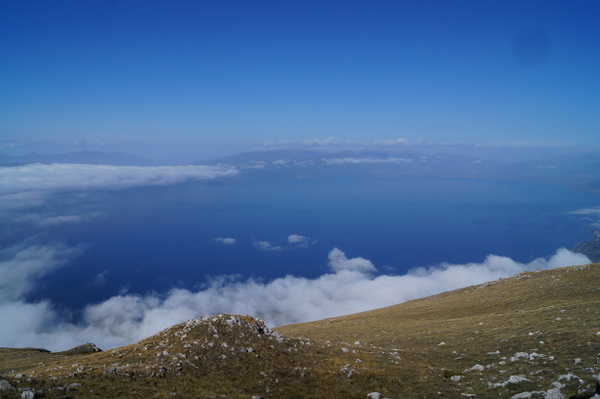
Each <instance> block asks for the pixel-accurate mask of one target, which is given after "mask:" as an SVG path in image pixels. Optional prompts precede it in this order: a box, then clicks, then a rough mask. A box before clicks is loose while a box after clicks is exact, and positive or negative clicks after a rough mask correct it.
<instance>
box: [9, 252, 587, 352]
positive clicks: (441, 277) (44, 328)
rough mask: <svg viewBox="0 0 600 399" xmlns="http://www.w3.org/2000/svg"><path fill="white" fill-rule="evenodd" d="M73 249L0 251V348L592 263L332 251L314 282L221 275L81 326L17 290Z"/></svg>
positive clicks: (136, 332) (326, 305) (298, 314)
mask: <svg viewBox="0 0 600 399" xmlns="http://www.w3.org/2000/svg"><path fill="white" fill-rule="evenodd" d="M75 253H76V252H74V250H69V249H67V248H65V247H54V248H51V247H42V248H40V247H31V248H21V249H11V250H9V251H4V252H3V253H2V256H3V261H2V263H1V264H0V265H1V266H0V267H1V268H2V269H1V271H2V272H3V273H2V274H3V275H5V274H6V273H5V272H8V271H9V270H12V271H14V270H16V271H18V273H16V274H15V275H16V276H18V277H15V284H14V285H15V287H18V288H13V287H12V285H13V284H3V285H0V290H1V291H0V314H2V315H3V323H1V324H0V346H38V347H46V348H49V349H52V350H61V349H66V348H68V347H72V346H75V345H78V344H81V343H83V342H94V343H96V344H98V345H99V346H100V347H103V348H110V347H115V346H119V345H124V344H128V343H131V342H134V341H136V340H139V339H141V338H144V337H147V336H149V335H152V334H154V333H156V332H158V331H160V330H161V329H163V328H165V327H167V326H170V325H172V324H174V323H178V322H182V321H184V320H186V319H189V318H193V317H197V316H199V315H205V314H214V313H239V314H249V315H253V316H257V317H260V318H262V319H264V320H265V321H266V322H267V323H268V324H269V325H271V326H276V325H282V324H288V323H296V322H302V321H309V320H317V319H322V318H326V317H331V316H336V315H343V314H349V313H355V312H360V311H365V310H369V309H375V308H380V307H384V306H389V305H393V304H397V303H401V302H404V301H407V300H410V299H414V298H418V297H423V296H427V295H432V294H435V293H439V292H442V291H447V290H452V289H456V288H460V287H464V286H468V285H473V284H479V283H483V282H486V281H490V280H495V279H498V278H503V277H509V276H511V275H514V274H516V273H520V272H523V271H527V270H542V269H551V268H556V267H562V266H570V265H576V264H586V263H590V261H589V259H588V258H586V257H585V256H583V255H581V254H576V253H573V252H571V251H568V250H566V249H564V248H563V249H559V250H558V251H557V252H556V253H555V254H554V255H553V256H551V257H550V258H548V259H545V258H539V259H535V260H534V261H532V262H530V263H526V264H524V263H519V262H516V261H514V260H512V259H510V258H507V257H502V256H495V255H490V256H488V257H487V258H486V259H485V260H484V261H483V262H481V263H469V264H464V265H453V264H443V265H440V266H437V267H433V268H426V269H416V270H413V271H411V272H410V273H408V274H405V275H378V274H377V269H376V267H375V265H373V263H372V262H371V261H369V260H367V259H364V258H360V257H354V258H352V257H348V256H347V255H346V254H345V253H344V252H343V251H341V250H340V249H337V248H334V249H333V250H331V251H330V253H329V256H328V264H329V267H330V270H331V271H330V272H329V273H326V274H323V275H321V276H319V277H318V278H315V279H309V278H304V277H294V276H286V277H283V278H278V279H275V280H272V281H269V282H261V281H257V280H254V279H248V280H240V279H238V278H235V277H228V276H220V277H215V278H213V279H212V280H210V281H208V282H207V284H206V285H205V287H204V288H203V289H201V290H198V291H190V290H184V289H175V290H172V291H170V292H167V293H164V294H162V295H159V294H154V295H146V296H139V295H119V296H114V297H112V298H109V299H107V300H105V301H103V302H101V303H97V304H92V305H89V306H87V308H86V309H85V311H84V314H83V320H82V321H81V323H79V324H72V323H67V322H65V321H61V318H60V316H59V315H58V314H57V313H56V312H55V311H54V310H53V308H52V304H51V303H49V302H48V301H45V302H40V303H25V302H24V301H23V299H22V294H23V293H24V292H26V291H27V290H28V289H31V288H32V287H33V286H34V282H35V278H36V277H39V276H40V275H41V274H43V273H44V271H45V270H51V269H53V268H55V267H59V266H60V265H61V264H62V263H64V262H65V259H66V258H68V257H70V256H74V254H75Z"/></svg>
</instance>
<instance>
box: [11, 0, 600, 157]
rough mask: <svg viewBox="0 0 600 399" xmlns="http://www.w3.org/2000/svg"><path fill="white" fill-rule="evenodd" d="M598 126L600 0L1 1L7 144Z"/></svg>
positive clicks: (550, 131) (571, 136) (552, 138)
mask: <svg viewBox="0 0 600 399" xmlns="http://www.w3.org/2000/svg"><path fill="white" fill-rule="evenodd" d="M599 128H600V2H599V1H585V0H584V1H493V2H492V1H445V0H444V1H352V0H343V1H329V2H326V1H306V0H303V1H291V0H290V1H286V0H283V1H210V2H209V1H142V0H114V1H100V0H98V1H93V0H90V1H79V0H76V1H71V0H60V1H59V0H45V1H41V0H35V1H28V0H19V1H2V2H0V152H5V151H8V150H9V149H10V148H11V147H12V146H13V145H14V144H15V143H20V144H27V145H28V146H30V147H31V148H33V146H34V144H35V143H46V144H49V143H54V144H56V143H70V144H69V145H71V146H73V145H74V144H76V143H80V144H81V143H83V144H85V145H83V147H85V148H86V149H90V148H92V147H93V143H96V144H98V149H102V145H104V144H107V143H113V144H114V143H117V144H118V143H122V144H123V143H124V144H127V145H131V146H132V147H135V146H136V145H139V144H140V143H142V142H146V141H147V142H148V143H152V145H154V144H156V143H159V144H160V143H172V144H174V143H180V144H181V143H184V144H185V145H187V144H189V145H195V144H211V143H212V144H216V143H218V144H220V145H231V146H233V147H235V146H236V145H237V144H239V143H248V142H260V141H262V140H281V141H301V140H306V139H322V138H327V137H335V138H337V139H341V140H362V141H368V140H378V139H393V138H397V137H406V138H409V139H411V140H416V139H419V138H422V139H427V140H434V141H462V142H478V143H492V142H513V141H519V142H552V143H556V142H559V143H571V144H580V145H595V146H597V145H600V134H599ZM186 143H187V144H186ZM24 148H25V147H24ZM65 148H66V147H65Z"/></svg>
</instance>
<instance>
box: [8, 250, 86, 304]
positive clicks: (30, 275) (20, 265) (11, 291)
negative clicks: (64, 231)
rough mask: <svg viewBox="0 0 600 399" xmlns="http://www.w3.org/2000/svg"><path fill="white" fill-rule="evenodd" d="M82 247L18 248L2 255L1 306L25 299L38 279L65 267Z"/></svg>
mask: <svg viewBox="0 0 600 399" xmlns="http://www.w3.org/2000/svg"><path fill="white" fill-rule="evenodd" d="M78 252H79V249H78V248H70V247H67V246H64V245H61V244H56V245H32V246H23V245H20V246H15V247H11V248H7V249H4V250H2V251H1V252H0V276H2V278H0V303H2V302H6V301H10V300H15V299H19V298H21V297H22V296H23V295H24V294H26V293H27V292H29V291H30V290H31V289H32V287H34V285H35V284H34V283H35V281H36V280H38V279H39V278H41V277H42V276H43V275H45V274H47V273H49V272H50V271H52V270H54V269H56V268H58V267H60V266H62V265H64V264H65V263H66V262H67V261H68V260H69V259H70V258H71V257H72V256H73V255H74V254H76V253H78Z"/></svg>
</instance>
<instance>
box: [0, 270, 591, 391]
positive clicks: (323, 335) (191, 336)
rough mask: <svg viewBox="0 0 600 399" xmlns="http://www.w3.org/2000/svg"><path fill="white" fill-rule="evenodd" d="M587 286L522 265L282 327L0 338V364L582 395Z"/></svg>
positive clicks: (240, 325) (108, 375) (129, 382)
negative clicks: (91, 344)
mask: <svg viewBox="0 0 600 399" xmlns="http://www.w3.org/2000/svg"><path fill="white" fill-rule="evenodd" d="M599 289H600V265H589V266H581V267H572V268H565V269H557V270H551V271H543V272H535V273H525V274H522V275H519V276H515V277H513V278H510V279H504V280H500V281H497V282H493V283H488V284H483V285H480V286H475V287H469V288H465V289H461V290H457V291H453V292H448V293H444V294H440V295H436V296H433V297H429V298H424V299H419V300H415V301H411V302H407V303H404V304H400V305H396V306H392V307H388V308H384V309H378V310H373V311H370V312H364V313H360V314H354V315H348V316H344V317H337V318H332V319H327V320H322V321H317V322H313V323H304V324H296V325H289V326H282V327H279V328H277V329H276V331H277V332H278V333H282V334H283V335H284V336H285V337H288V338H284V337H281V336H278V335H277V334H276V333H274V332H272V331H270V330H268V329H267V328H265V327H264V325H262V324H261V323H260V322H259V321H257V320H255V319H252V318H250V317H247V316H228V315H223V316H214V317H207V318H204V319H202V320H200V319H196V320H192V321H189V322H186V323H183V324H180V325H176V326H173V327H172V328H170V329H167V330H165V331H163V332H161V333H159V334H157V335H154V336H152V337H149V338H147V339H145V340H142V341H140V342H138V343H136V344H133V345H129V346H126V347H122V348H117V349H114V350H110V351H106V352H101V353H93V354H72V353H62V354H51V353H43V352H36V351H35V350H31V349H28V350H14V349H13V350H8V349H2V350H0V374H2V375H3V376H4V377H3V378H7V379H8V380H9V381H10V383H11V384H13V386H15V387H24V386H27V387H32V388H36V389H38V390H39V389H43V390H44V391H45V397H47V398H53V397H62V396H70V397H73V398H80V397H81V398H118V397H128V398H130V397H131V398H204V397H206V398H208V397H215V398H219V397H227V398H246V399H249V398H251V397H252V396H255V395H256V396H261V397H263V398H323V397H327V398H363V399H364V398H366V395H367V394H368V393H370V392H375V391H376V392H380V393H381V394H382V396H381V397H382V398H384V397H389V398H431V397H440V398H443V397H447V398H454V397H456V398H459V397H460V398H464V397H466V396H464V395H463V394H466V395H475V397H478V398H486V397H507V398H510V397H511V396H512V395H514V394H517V393H522V392H532V394H531V397H533V398H536V397H539V398H541V397H544V395H543V394H542V393H545V392H546V391H548V390H549V389H552V388H554V387H555V386H556V385H553V383H554V384H556V383H561V384H564V386H562V387H561V390H562V392H563V393H565V394H568V395H570V396H573V397H579V398H583V397H586V395H588V396H589V394H590V393H591V392H592V391H593V385H592V384H593V383H594V382H595V375H596V374H597V373H598V371H600V366H598V364H597V363H596V361H597V360H598V358H600V353H599V352H600V345H599V343H600V335H597V333H598V332H600V314H599V313H600V290H599ZM289 337H304V338H289ZM307 338H308V339H307ZM357 341H360V342H357ZM66 356H68V358H66ZM41 363H43V365H42V364H41ZM474 366H475V367H474ZM11 370H14V372H12V373H8V372H9V371H11ZM20 374H23V375H20ZM573 375H575V376H576V377H573ZM511 376H514V377H512V378H511ZM72 384H75V385H72ZM0 395H1V397H2V398H18V397H20V393H19V392H17V391H2V392H0Z"/></svg>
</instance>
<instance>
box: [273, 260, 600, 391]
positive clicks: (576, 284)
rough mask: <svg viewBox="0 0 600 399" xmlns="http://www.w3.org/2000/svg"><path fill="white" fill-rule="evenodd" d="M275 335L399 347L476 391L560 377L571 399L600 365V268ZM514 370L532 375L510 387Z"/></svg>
mask: <svg viewBox="0 0 600 399" xmlns="http://www.w3.org/2000/svg"><path fill="white" fill-rule="evenodd" d="M277 331H278V332H281V333H282V334H285V335H288V336H296V335H300V336H304V337H308V338H311V339H315V340H323V339H329V340H336V341H345V342H355V341H360V343H361V345H365V344H367V345H373V346H375V347H381V348H383V350H390V349H391V348H395V349H397V351H398V352H399V353H400V357H401V358H402V357H403V355H404V356H405V355H406V354H412V355H416V354H420V357H421V359H422V360H423V361H424V362H425V363H427V364H428V366H427V367H428V368H429V370H440V371H441V373H440V374H439V375H440V376H446V377H452V376H455V377H454V378H453V379H454V380H456V387H460V384H463V385H464V386H466V387H467V388H471V389H472V390H473V392H475V393H480V394H482V393H483V392H486V391H487V392H490V390H491V391H494V390H497V391H499V392H498V393H496V395H497V394H499V393H500V394H501V393H503V389H504V388H506V387H509V388H513V389H512V392H510V393H516V392H517V391H519V390H520V389H525V388H527V387H529V388H531V390H533V391H535V390H547V389H549V388H551V386H552V385H551V383H553V382H559V383H560V384H564V385H567V386H566V387H564V388H563V390H564V391H565V392H568V391H570V392H569V394H570V395H572V396H573V395H577V394H578V390H581V392H579V394H580V395H583V396H585V392H589V391H590V390H592V391H593V388H594V387H593V384H594V382H595V377H596V374H597V373H598V371H600V367H599V366H598V364H597V361H598V360H599V359H600V265H598V264H594V265H585V266H575V267H570V268H563V269H555V270H547V271H538V272H529V273H523V274H519V275H517V276H514V277H512V278H508V279H502V280H499V281H495V282H490V283H486V284H482V285H479V286H474V287H468V288H464V289H460V290H456V291H452V292H447V293H443V294H439V295H435V296H432V297H428V298H423V299H418V300H414V301H411V302H407V303H403V304H400V305H396V306H391V307H388V308H384V309H378V310H374V311H370V312H364V313H360V314H354V315H349V316H344V317H337V318H332V319H326V320H321V321H317V322H313V323H304V324H297V325H289V326H283V327H280V328H278V329H277ZM425 359H427V360H425ZM477 365H480V366H483V367H475V366H477ZM473 367H475V369H474V370H473V369H472V368H473ZM469 369H470V370H471V371H469V372H466V371H465V370H469ZM480 369H481V370H480ZM511 375H514V376H521V377H519V378H525V379H527V380H529V381H521V383H520V385H523V387H519V386H518V385H519V384H513V383H507V384H504V383H505V382H506V381H508V380H507V379H508V378H509V376H511ZM565 375H567V377H565ZM574 375H576V376H577V377H574ZM561 376H563V378H561ZM438 378H439V377H438ZM478 380H479V381H478ZM513 380H515V381H516V380H518V378H514V379H513ZM580 380H581V381H580ZM422 382H423V381H422ZM490 384H491V385H490ZM494 384H504V386H502V385H497V386H494ZM569 384H570V385H569ZM468 392H470V389H469V390H468V391H467V393H468ZM583 396H582V397H583Z"/></svg>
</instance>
